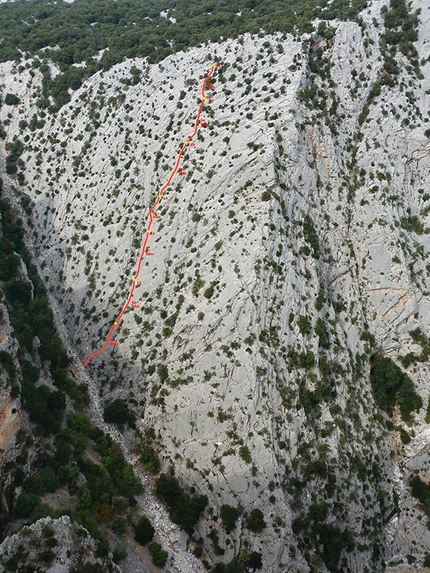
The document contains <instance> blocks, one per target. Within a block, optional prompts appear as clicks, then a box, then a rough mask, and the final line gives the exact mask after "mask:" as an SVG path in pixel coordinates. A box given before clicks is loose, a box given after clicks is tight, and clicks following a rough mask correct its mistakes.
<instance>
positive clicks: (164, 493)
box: [155, 473, 208, 535]
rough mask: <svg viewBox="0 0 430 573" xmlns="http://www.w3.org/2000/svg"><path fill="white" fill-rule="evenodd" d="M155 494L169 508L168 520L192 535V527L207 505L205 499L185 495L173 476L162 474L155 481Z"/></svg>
mask: <svg viewBox="0 0 430 573" xmlns="http://www.w3.org/2000/svg"><path fill="white" fill-rule="evenodd" d="M155 492H156V494H157V496H158V497H159V498H161V499H162V500H163V501H164V502H165V503H166V505H167V507H168V508H169V515H170V519H171V520H172V521H173V522H174V523H177V524H179V525H180V526H181V527H182V528H183V529H184V530H185V531H186V532H187V533H188V534H189V535H192V533H193V529H194V525H195V523H196V522H197V521H198V519H199V517H200V515H201V513H202V512H203V511H204V509H205V507H206V505H207V503H208V499H207V497H206V496H205V495H198V494H196V493H194V494H192V495H189V494H188V493H185V492H184V491H183V490H182V488H181V487H180V485H179V482H178V480H177V479H176V478H175V477H174V476H168V475H166V474H164V473H162V474H160V477H159V478H158V479H156V480H155Z"/></svg>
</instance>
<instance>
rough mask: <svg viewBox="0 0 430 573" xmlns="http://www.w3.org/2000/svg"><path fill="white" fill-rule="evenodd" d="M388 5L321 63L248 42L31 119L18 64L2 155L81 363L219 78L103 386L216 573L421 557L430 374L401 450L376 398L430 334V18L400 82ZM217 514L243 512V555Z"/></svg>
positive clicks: (125, 68)
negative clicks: (17, 174) (377, 358)
mask: <svg viewBox="0 0 430 573" xmlns="http://www.w3.org/2000/svg"><path fill="white" fill-rule="evenodd" d="M385 4H386V2H384V1H382V0H375V1H373V2H371V3H370V5H369V7H368V8H366V9H365V10H364V11H363V13H362V15H361V20H360V22H359V23H355V22H335V21H333V22H329V23H328V25H329V28H325V31H322V33H324V37H325V40H324V42H320V41H319V40H318V41H317V42H316V41H315V37H305V38H294V37H292V36H286V37H282V36H280V35H279V36H264V35H263V34H260V35H258V36H250V35H245V36H244V37H241V38H238V39H234V40H226V41H224V42H222V43H220V44H217V45H209V46H203V47H200V48H193V49H190V50H188V51H187V52H186V53H184V54H176V55H174V56H170V57H169V58H167V59H166V60H165V61H163V62H162V63H160V64H157V65H152V66H149V65H147V63H146V62H145V61H143V60H133V61H126V62H123V63H122V64H119V65H117V66H115V67H113V68H112V69H111V70H109V71H106V72H103V73H99V74H96V75H94V76H92V77H91V78H90V79H88V80H87V81H86V83H85V85H83V86H82V88H80V89H79V90H78V91H76V92H75V93H74V94H73V96H72V100H71V102H70V104H68V105H66V106H64V107H63V108H62V109H61V110H60V111H59V113H58V114H57V115H56V116H55V117H53V116H49V115H45V116H43V113H42V112H41V111H40V109H39V108H38V105H37V100H38V97H39V96H40V92H41V76H40V74H39V72H38V71H37V70H33V69H32V68H31V66H29V67H28V68H24V69H21V70H18V69H17V68H16V66H15V65H14V64H13V63H6V64H1V69H2V75H3V77H4V78H5V79H4V82H5V84H6V86H7V90H8V92H11V93H15V94H16V95H18V96H19V97H20V99H21V103H20V105H19V106H16V107H14V108H8V107H6V106H3V107H2V108H1V110H0V119H1V121H2V123H3V124H5V125H6V124H7V141H8V142H12V141H13V139H14V137H18V138H19V139H22V140H24V141H25V150H24V152H23V154H22V156H21V157H22V160H23V161H24V163H25V169H24V171H23V174H24V177H25V181H24V182H22V184H21V185H18V184H16V193H17V195H20V194H22V195H23V196H28V197H29V198H30V201H31V203H30V204H31V214H30V215H29V216H28V224H29V225H30V226H31V229H32V231H31V235H30V237H29V241H30V242H31V247H32V249H33V250H34V251H35V253H36V254H37V256H38V258H39V261H40V267H41V269H42V275H43V276H44V278H45V280H46V282H47V284H48V285H49V287H50V291H51V295H52V297H53V298H54V299H56V300H57V304H58V306H59V308H61V312H62V319H63V321H64V327H65V329H66V331H67V333H68V336H69V339H70V340H71V341H73V342H72V343H73V344H74V346H75V348H76V349H77V353H78V355H79V356H80V358H81V360H82V361H84V360H85V359H86V358H87V357H88V356H89V355H90V354H91V353H92V352H93V351H94V350H96V349H97V348H98V347H100V346H101V345H102V344H103V341H104V338H105V337H106V335H107V333H108V331H109V328H110V326H111V325H112V324H113V322H114V320H115V318H116V317H117V316H118V315H119V313H120V311H121V308H122V306H123V304H124V302H125V300H126V298H127V295H128V291H129V285H130V281H131V278H132V277H133V274H134V271H135V265H136V260H137V258H138V254H139V249H140V245H141V243H142V241H143V236H144V234H145V232H146V226H145V225H146V222H147V215H148V208H149V206H150V205H151V204H152V203H153V202H154V198H155V196H156V194H157V193H158V190H159V189H160V188H161V186H162V185H163V184H164V182H165V181H166V180H167V178H168V176H169V173H170V171H171V169H172V168H173V165H174V161H175V158H176V155H177V152H178V149H179V148H180V146H181V145H182V143H183V141H184V140H185V139H186V138H187V136H188V135H189V134H190V132H192V129H193V122H194V117H195V112H196V109H197V106H198V103H199V94H200V84H201V81H202V78H203V77H204V76H205V75H206V73H207V71H208V70H209V68H210V65H211V63H212V62H213V61H215V62H222V63H223V68H221V69H220V70H218V72H217V75H215V77H214V81H215V83H216V90H215V92H214V96H213V98H214V101H213V103H211V104H207V106H205V109H204V112H205V119H206V120H207V122H208V127H205V128H204V127H201V129H200V130H199V132H198V136H197V138H196V140H195V144H196V145H195V147H192V148H191V147H190V149H189V150H188V151H187V154H186V156H185V157H184V160H183V167H184V169H185V170H186V172H187V174H186V176H183V177H180V176H177V177H176V178H175V179H174V181H173V183H172V185H171V188H170V189H169V193H168V198H169V200H168V201H166V202H165V206H164V207H163V209H160V211H159V214H160V215H161V219H160V221H159V222H158V223H157V224H156V225H155V226H154V229H155V231H156V234H155V236H154V237H153V238H151V239H152V242H151V243H150V246H151V250H152V251H153V252H154V256H153V257H148V258H147V259H146V261H145V266H144V271H143V273H142V277H143V278H142V284H141V285H140V286H139V288H138V293H139V294H138V295H136V301H137V303H138V306H139V307H140V308H136V309H134V310H130V311H128V312H127V313H126V315H125V317H124V320H123V323H122V329H121V330H120V331H118V332H119V334H118V336H117V337H116V340H117V342H118V343H119V346H118V347H115V348H112V349H109V350H107V351H106V352H105V353H104V354H103V355H102V356H101V357H99V358H97V359H96V360H94V362H92V363H91V365H90V367H89V372H90V375H91V377H92V379H93V380H94V381H95V384H96V385H97V386H98V389H99V395H100V396H99V397H100V398H102V399H103V400H107V399H112V398H118V397H119V398H122V399H125V400H127V401H128V402H129V404H130V405H132V406H133V407H134V409H135V411H136V412H137V413H138V414H139V416H140V418H141V421H140V428H141V430H144V429H145V428H153V429H154V430H155V435H156V439H157V448H158V450H159V454H160V456H161V458H162V460H163V463H164V467H165V468H167V467H168V466H169V465H170V464H173V465H174V468H175V472H176V475H177V476H178V477H179V478H180V480H181V481H182V482H183V483H185V484H187V485H188V486H194V487H195V488H196V490H198V491H199V492H200V493H204V494H205V495H207V496H208V498H209V505H210V511H209V512H208V513H207V514H206V517H205V519H204V520H202V521H201V522H200V524H199V526H198V534H199V535H201V536H202V537H204V538H205V539H206V538H208V537H210V538H211V539H212V542H209V541H208V543H207V544H206V545H205V554H206V555H207V556H208V558H214V559H215V560H222V561H223V562H228V561H231V560H232V559H233V558H234V556H236V555H238V554H240V553H241V552H243V551H245V552H248V553H251V552H256V553H260V554H261V555H262V562H263V570H264V571H265V572H271V573H272V572H273V573H274V572H278V571H285V570H288V571H291V572H293V571H296V572H299V571H310V570H318V571H333V570H335V569H334V568H333V567H334V565H333V563H334V562H336V563H339V564H340V565H339V567H340V570H342V571H356V572H358V571H363V572H364V571H382V570H384V567H385V564H386V563H391V565H390V566H391V568H392V569H393V570H397V569H395V567H402V570H405V569H404V568H405V567H408V560H407V557H406V556H407V555H412V556H413V558H414V563H415V562H416V563H422V562H423V559H424V556H425V555H426V554H427V552H428V547H429V543H430V532H429V531H428V528H427V527H426V523H427V518H426V517H425V516H424V514H423V512H422V510H421V509H420V507H419V506H418V505H417V501H416V500H415V499H414V498H413V497H412V496H411V492H410V487H409V479H410V476H411V474H412V472H414V471H415V472H418V473H419V475H420V476H421V477H422V479H423V480H425V481H427V482H428V481H429V479H430V475H429V473H428V472H429V466H428V449H429V439H430V433H429V430H428V425H427V423H426V422H425V415H426V408H427V403H428V392H429V377H428V364H426V363H419V362H418V363H415V364H414V365H412V366H411V367H410V368H409V369H408V374H409V376H410V377H411V379H412V380H413V382H414V385H415V389H416V392H417V393H418V394H419V395H420V396H421V397H422V399H423V404H424V406H423V408H422V409H421V411H419V412H417V413H416V414H415V415H414V422H413V425H412V427H407V426H406V425H405V423H404V422H403V421H402V420H401V418H400V416H399V415H398V414H395V416H396V415H397V418H395V419H394V421H395V422H396V428H398V429H400V427H402V428H403V429H405V430H407V431H408V432H409V434H410V437H411V441H410V443H409V444H407V445H405V444H403V443H402V442H401V440H400V437H399V436H400V434H399V432H398V431H389V429H387V428H388V426H387V423H386V422H387V419H386V417H385V415H384V416H382V415H381V413H380V412H379V411H378V410H377V408H376V405H375V402H374V398H373V395H372V391H371V386H370V383H369V369H370V366H369V358H370V356H371V355H372V354H373V353H374V352H376V351H378V352H380V353H382V354H383V355H386V356H388V355H389V356H390V357H392V358H393V359H394V360H397V361H398V359H399V357H402V356H405V355H406V354H408V353H409V352H415V353H417V352H419V347H417V345H416V344H415V343H414V341H413V339H412V338H411V335H410V332H411V331H412V330H414V329H416V328H420V329H421V331H422V332H424V333H425V334H426V335H427V334H428V333H429V326H430V322H429V321H430V318H429V317H430V312H429V294H430V289H429V285H428V280H429V279H428V269H429V263H430V260H429V255H430V252H429V248H430V243H429V232H428V230H429V227H430V220H429V215H430V207H429V205H430V203H429V201H430V195H429V193H428V190H429V184H430V140H429V131H428V123H429V114H428V109H429V88H430V62H429V61H428V58H427V55H428V37H429V34H430V19H429V16H430V11H429V10H428V9H427V8H428V7H426V6H425V2H424V1H420V0H414V1H413V2H412V6H411V10H417V9H421V14H420V17H419V28H418V31H419V38H418V41H417V42H416V43H415V46H416V49H417V52H418V59H419V62H420V65H419V73H418V74H417V71H416V70H415V69H414V67H413V66H412V65H411V63H410V61H409V60H408V58H407V57H406V56H404V55H403V54H401V53H397V54H396V57H395V60H396V64H397V66H398V73H397V74H396V77H395V78H393V81H392V82H384V81H383V80H384V78H386V76H387V74H389V72H387V70H386V69H385V68H384V54H383V53H382V51H381V50H382V49H383V45H382V43H381V40H382V34H383V30H384V20H383V13H382V12H381V9H382V8H383V7H384V5H385ZM133 67H137V68H138V69H139V70H140V71H141V75H140V82H139V83H137V84H136V85H133V84H132V83H131V82H130V81H128V80H129V79H130V77H131V76H130V74H131V69H132V68H133ZM375 86H378V89H376V88H375ZM378 90H379V92H378ZM34 118H35V119H34ZM23 120H24V122H25V123H26V124H27V125H24V124H23V123H22V121H23ZM31 122H34V123H33V125H34V129H30V127H29V125H30V124H31ZM223 504H224V505H225V504H228V505H231V506H234V507H239V508H240V510H241V512H242V515H241V517H240V518H239V519H238V520H237V522H236V525H235V529H234V530H233V532H232V533H231V534H227V533H226V532H225V530H224V529H223V527H222V526H221V525H220V519H219V512H220V508H221V506H222V505H223ZM255 509H259V510H261V511H262V513H263V516H264V523H265V527H263V528H262V529H261V531H257V532H256V531H252V527H251V529H250V527H249V515H250V513H251V511H252V510H255ZM213 532H215V533H216V535H214V534H213ZM315 540H317V541H315ZM220 549H221V550H220ZM221 553H222V554H223V556H222V557H221V556H220V554H221ZM214 555H215V557H214ZM217 555H218V557H217ZM414 566H416V565H414ZM399 570H400V569H399ZM406 570H407V569H406Z"/></svg>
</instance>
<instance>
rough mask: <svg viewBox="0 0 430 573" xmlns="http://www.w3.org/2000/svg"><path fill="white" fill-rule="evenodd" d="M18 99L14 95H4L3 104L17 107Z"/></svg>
mask: <svg viewBox="0 0 430 573" xmlns="http://www.w3.org/2000/svg"><path fill="white" fill-rule="evenodd" d="M19 102H20V99H19V97H18V96H16V95H15V94H9V93H8V94H6V96H5V98H4V103H5V104H6V105H17V104H19Z"/></svg>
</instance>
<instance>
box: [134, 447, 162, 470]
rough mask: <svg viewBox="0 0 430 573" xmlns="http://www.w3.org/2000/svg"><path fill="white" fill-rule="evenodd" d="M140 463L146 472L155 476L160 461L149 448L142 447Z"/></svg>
mask: <svg viewBox="0 0 430 573" xmlns="http://www.w3.org/2000/svg"><path fill="white" fill-rule="evenodd" d="M139 461H140V463H141V464H142V465H143V467H144V468H145V469H146V471H147V472H149V473H151V474H155V473H157V472H158V470H159V469H160V461H159V459H158V456H157V454H156V453H155V450H154V449H153V448H152V447H151V446H144V448H143V449H142V453H141V454H140V457H139Z"/></svg>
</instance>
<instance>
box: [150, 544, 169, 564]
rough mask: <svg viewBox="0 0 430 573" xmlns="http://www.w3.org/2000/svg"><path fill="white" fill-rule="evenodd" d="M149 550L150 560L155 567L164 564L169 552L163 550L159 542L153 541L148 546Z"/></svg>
mask: <svg viewBox="0 0 430 573" xmlns="http://www.w3.org/2000/svg"><path fill="white" fill-rule="evenodd" d="M149 551H150V552H151V555H152V562H153V563H154V565H156V566H157V567H164V566H165V565H166V562H167V557H168V556H169V554H168V553H167V551H163V549H162V547H161V545H160V544H159V543H153V544H152V545H151V546H150V547H149Z"/></svg>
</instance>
